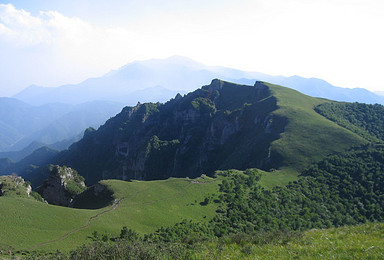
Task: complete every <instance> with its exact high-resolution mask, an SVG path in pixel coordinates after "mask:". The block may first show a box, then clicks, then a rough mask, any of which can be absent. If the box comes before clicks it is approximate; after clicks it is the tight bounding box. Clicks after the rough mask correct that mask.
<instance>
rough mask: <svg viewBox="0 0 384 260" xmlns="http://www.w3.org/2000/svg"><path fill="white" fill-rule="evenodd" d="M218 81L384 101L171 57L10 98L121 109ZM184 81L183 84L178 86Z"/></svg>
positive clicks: (362, 92)
mask: <svg viewBox="0 0 384 260" xmlns="http://www.w3.org/2000/svg"><path fill="white" fill-rule="evenodd" d="M214 78H220V79H223V80H228V81H231V82H235V83H239V84H251V85H253V84H254V82H255V81H256V80H262V81H266V82H270V83H273V84H278V85H282V86H286V87H289V88H292V89H295V90H298V91H300V92H302V93H304V94H306V95H309V96H313V97H322V98H327V99H332V100H337V101H348V102H361V103H371V104H374V103H379V104H384V97H383V96H380V95H377V94H375V93H373V92H370V91H368V90H366V89H363V88H354V89H349V88H340V87H335V86H333V85H331V84H329V83H328V82H326V81H324V80H321V79H317V78H303V77H299V76H292V77H284V76H270V75H266V74H263V73H258V72H246V71H241V70H236V69H231V68H225V67H218V66H206V65H203V64H201V63H198V62H196V61H193V60H191V59H188V58H185V57H181V56H173V57H170V58H168V59H153V60H145V61H136V62H132V63H129V64H127V65H125V66H123V67H121V68H120V69H118V70H114V71H111V72H109V73H107V74H106V75H104V76H102V77H98V78H91V79H87V80H85V81H84V82H82V83H80V84H76V85H64V86H61V87H57V88H46V87H39V86H30V87H28V88H26V89H24V90H23V91H21V92H20V93H18V94H17V95H15V96H14V98H17V99H19V100H22V101H24V102H26V103H29V104H34V105H43V104H47V103H52V102H62V103H66V104H80V103H84V102H89V101H94V100H109V101H115V102H121V103H124V104H125V105H135V104H136V103H137V102H138V101H140V102H157V101H159V102H165V101H167V100H169V99H170V98H171V97H174V96H175V95H176V94H177V93H178V92H180V93H181V94H184V93H187V92H190V91H192V90H194V89H196V88H197V87H199V86H202V85H206V84H209V83H210V82H211V80H212V79H214ZM180 82H183V84H180Z"/></svg>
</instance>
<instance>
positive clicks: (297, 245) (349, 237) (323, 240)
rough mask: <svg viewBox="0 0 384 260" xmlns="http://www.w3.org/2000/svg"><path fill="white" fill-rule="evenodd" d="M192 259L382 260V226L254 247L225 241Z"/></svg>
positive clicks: (316, 232) (339, 230)
mask: <svg viewBox="0 0 384 260" xmlns="http://www.w3.org/2000/svg"><path fill="white" fill-rule="evenodd" d="M193 257H194V258H196V259H215V258H217V259H384V224H383V223H368V224H364V225H358V226H345V227H340V228H331V229H325V230H316V229H315V230H310V231H307V232H305V233H304V235H303V236H302V237H298V238H293V239H292V240H291V241H288V242H284V241H281V240H276V241H274V242H272V243H266V244H255V243H252V242H251V241H247V240H246V239H245V240H243V241H242V240H236V242H234V240H233V239H227V240H226V241H225V240H224V241H223V242H221V243H220V242H214V243H209V244H206V245H205V246H204V247H203V248H202V249H201V251H199V252H195V253H194V254H193Z"/></svg>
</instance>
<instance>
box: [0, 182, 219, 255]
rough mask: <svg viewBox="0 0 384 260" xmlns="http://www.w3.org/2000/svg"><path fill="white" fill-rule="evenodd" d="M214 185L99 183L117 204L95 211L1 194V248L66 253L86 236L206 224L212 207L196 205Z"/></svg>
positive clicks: (212, 189) (216, 183) (211, 191)
mask: <svg viewBox="0 0 384 260" xmlns="http://www.w3.org/2000/svg"><path fill="white" fill-rule="evenodd" d="M219 182H220V180H218V179H211V178H208V177H205V178H198V179H193V180H190V179H169V180H163V181H148V182H142V181H134V182H124V181H117V180H106V181H103V182H102V183H103V184H105V185H107V186H108V187H109V189H111V190H113V191H114V192H115V194H114V197H115V200H116V201H120V200H121V202H120V203H119V204H118V205H115V206H109V207H106V208H103V209H98V210H84V209H73V208H66V207H58V206H52V205H48V204H45V203H42V202H38V201H35V200H33V199H28V198H17V197H14V196H10V197H9V196H8V197H6V196H3V197H0V212H1V214H0V230H1V232H0V246H1V247H4V248H8V247H11V248H13V249H14V251H16V250H29V251H31V250H32V251H33V250H46V251H56V250H57V249H58V248H59V249H60V250H62V251H68V250H70V249H74V248H76V247H77V246H79V245H81V244H83V243H88V242H92V239H91V238H90V237H91V236H92V233H93V232H94V231H97V232H98V233H99V234H101V235H103V234H113V235H118V234H119V232H120V230H121V228H122V227H123V226H127V227H129V228H132V229H134V230H136V231H137V232H139V233H148V232H153V231H155V230H156V229H158V228H159V227H161V226H171V225H173V224H175V223H177V222H180V221H181V220H183V219H192V220H195V221H208V220H209V219H211V218H212V217H213V215H214V213H215V210H216V208H215V204H208V205H206V206H203V205H201V204H200V202H202V201H203V199H204V198H205V197H206V196H208V195H210V194H212V193H215V192H217V190H218V183H219ZM108 210H110V211H108ZM103 212H104V213H103ZM98 214H100V215H98ZM95 216H97V217H96V218H94V217H95ZM71 232H73V233H71Z"/></svg>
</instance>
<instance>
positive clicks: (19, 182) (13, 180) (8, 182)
mask: <svg viewBox="0 0 384 260" xmlns="http://www.w3.org/2000/svg"><path fill="white" fill-rule="evenodd" d="M31 191H32V187H31V185H30V184H29V182H26V181H25V180H24V179H23V178H22V177H19V176H16V175H4V176H0V196H4V195H6V194H8V193H9V194H11V195H12V196H20V197H30V194H31Z"/></svg>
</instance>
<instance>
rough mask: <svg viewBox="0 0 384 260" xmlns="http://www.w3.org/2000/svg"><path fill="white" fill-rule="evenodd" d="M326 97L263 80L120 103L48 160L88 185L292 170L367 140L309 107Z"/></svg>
mask: <svg viewBox="0 0 384 260" xmlns="http://www.w3.org/2000/svg"><path fill="white" fill-rule="evenodd" d="M325 102H328V101H325V100H322V99H317V98H312V97H309V96H306V95H303V94H301V93H299V92H297V91H294V90H292V89H288V88H284V87H280V86H275V85H271V84H268V83H264V82H256V83H255V85H254V86H246V85H237V84H233V83H229V82H224V81H221V80H217V79H216V80H213V81H212V83H211V84H210V85H207V86H204V87H202V88H201V89H198V90H196V91H194V92H191V93H189V94H187V95H185V96H183V97H182V96H181V95H177V96H176V97H175V98H174V99H172V100H170V101H169V102H167V103H165V104H160V103H156V104H154V103H145V104H140V103H139V104H138V105H137V106H135V107H125V108H124V109H123V110H122V111H121V112H120V113H119V114H118V115H116V116H115V117H113V118H111V119H109V120H108V121H107V122H106V123H105V124H104V125H103V126H101V127H100V128H99V129H98V130H94V129H88V130H87V131H86V133H85V134H84V137H83V139H82V140H80V141H79V142H77V143H75V144H73V145H72V146H71V147H70V148H69V149H68V150H67V151H64V152H62V153H60V154H59V155H58V156H57V157H56V159H55V160H54V161H53V162H54V164H59V165H68V166H70V167H72V168H74V169H76V170H77V171H78V172H79V173H80V174H81V175H82V176H84V177H85V179H86V181H87V183H88V184H94V183H96V182H97V181H99V180H102V179H107V178H115V179H122V180H128V179H140V180H152V179H166V178H169V177H191V178H195V177H198V176H200V175H201V174H203V173H205V174H208V175H210V176H212V175H213V173H214V172H215V170H218V169H219V170H221V169H222V170H224V169H241V170H245V169H247V168H259V169H263V170H271V169H285V170H288V171H289V172H290V174H291V175H295V173H294V172H297V171H299V170H301V169H303V168H304V167H305V166H307V165H308V164H310V163H312V162H315V161H318V160H320V159H322V158H323V157H324V156H326V155H327V154H330V153H332V152H338V151H343V150H346V149H348V148H350V147H353V146H358V145H361V144H364V143H366V141H365V140H364V139H363V138H361V137H360V136H358V135H357V134H355V133H353V132H351V131H349V130H347V129H345V128H343V127H341V126H338V125H337V124H336V123H334V122H331V121H329V120H327V119H326V118H324V117H323V116H321V115H320V114H318V113H316V112H315V111H314V108H315V107H316V106H318V105H319V104H321V103H325ZM296 175H297V173H296Z"/></svg>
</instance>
